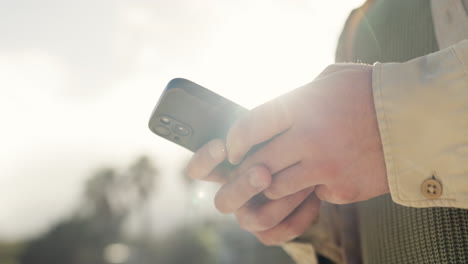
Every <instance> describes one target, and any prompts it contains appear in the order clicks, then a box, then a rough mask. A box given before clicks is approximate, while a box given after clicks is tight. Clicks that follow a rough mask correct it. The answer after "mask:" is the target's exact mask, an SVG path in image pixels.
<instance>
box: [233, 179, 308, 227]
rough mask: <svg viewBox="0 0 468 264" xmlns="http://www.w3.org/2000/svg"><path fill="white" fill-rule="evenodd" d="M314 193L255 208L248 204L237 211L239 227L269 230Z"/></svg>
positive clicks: (302, 192)
mask: <svg viewBox="0 0 468 264" xmlns="http://www.w3.org/2000/svg"><path fill="white" fill-rule="evenodd" d="M312 192H313V188H309V189H306V190H303V191H301V192H298V193H295V194H292V195H289V196H287V197H284V198H283V199H279V200H275V201H269V202H268V203H265V204H263V205H262V206H260V207H258V208H255V207H252V206H249V205H248V204H247V205H245V206H243V207H241V208H240V209H239V210H237V211H236V217H237V221H238V222H239V225H240V226H241V227H242V228H243V229H245V230H247V231H264V230H268V229H270V228H272V227H274V226H276V225H278V224H279V223H280V222H281V221H283V220H284V219H285V218H286V217H287V216H288V215H289V214H291V212H293V211H294V209H296V208H297V207H298V206H299V205H300V204H301V203H302V202H303V201H304V200H305V199H306V198H307V196H309V195H310V194H311V193H312Z"/></svg>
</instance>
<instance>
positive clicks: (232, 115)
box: [149, 78, 248, 152]
mask: <svg viewBox="0 0 468 264" xmlns="http://www.w3.org/2000/svg"><path fill="white" fill-rule="evenodd" d="M246 112H248V110H247V109H246V108H244V107H242V106H240V105H238V104H236V103H234V102H231V101H229V100H228V99H226V98H224V97H222V96H220V95H218V94H216V93H214V92H212V91H210V90H208V89H206V88H204V87H202V86H200V85H198V84H196V83H194V82H192V81H189V80H186V79H182V78H176V79H173V80H171V81H170V82H169V83H168V84H167V86H166V89H164V92H163V93H162V95H161V97H160V98H159V101H158V103H157V104H156V107H155V108H154V110H153V113H152V114H151V118H150V120H149V128H150V129H151V131H153V132H154V133H155V134H156V135H158V136H161V137H163V138H165V139H167V140H170V141H172V142H174V143H176V144H178V145H180V146H182V147H184V148H186V149H189V150H191V151H192V152H195V151H196V150H197V149H199V148H200V147H201V146H203V145H204V144H206V143H207V142H209V141H210V140H212V139H215V138H221V139H225V138H226V135H227V132H228V130H229V127H230V126H231V124H232V123H233V122H234V121H235V120H236V119H237V118H239V117H240V116H241V115H242V114H244V113H246Z"/></svg>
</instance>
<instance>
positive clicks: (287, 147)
mask: <svg viewBox="0 0 468 264" xmlns="http://www.w3.org/2000/svg"><path fill="white" fill-rule="evenodd" d="M371 76H372V66H368V65H358V64H342V65H335V66H331V67H329V68H327V70H326V71H325V72H324V73H323V74H322V75H321V76H319V78H317V79H316V80H315V81H313V82H312V83H309V84H307V85H305V86H303V87H301V88H298V89H296V90H294V91H292V92H290V93H288V94H286V95H283V96H281V97H279V98H277V99H275V100H272V101H270V102H268V103H266V104H264V105H261V106H259V107H257V108H255V109H253V110H252V111H251V112H250V113H249V114H248V115H246V116H244V117H243V118H241V119H239V120H238V121H237V122H236V123H235V124H234V125H233V126H232V128H231V129H230V131H229V134H228V137H227V150H228V159H229V161H230V162H231V163H233V164H239V163H240V162H241V161H242V160H243V158H244V155H245V153H247V151H249V149H250V148H252V147H253V146H254V145H256V144H259V143H261V142H265V141H267V140H269V142H268V143H267V144H266V145H265V146H263V147H262V148H261V149H259V150H258V151H257V152H255V153H254V154H252V155H250V156H248V157H246V158H245V160H243V161H242V163H241V164H240V166H239V167H238V168H237V169H236V172H235V173H236V174H238V175H242V174H243V173H244V172H245V171H247V170H248V169H249V168H250V167H252V166H256V165H263V166H265V167H266V168H268V170H269V171H270V173H271V174H272V175H274V176H273V179H272V183H271V185H270V187H269V188H268V189H267V190H266V191H265V192H264V193H265V195H266V196H267V197H268V198H270V199H272V200H275V199H279V198H282V197H285V196H288V195H291V194H294V193H296V192H299V191H301V190H304V189H306V188H310V187H314V186H315V193H316V195H317V197H318V198H320V199H321V200H324V201H327V202H330V203H335V204H346V203H353V202H358V201H364V200H368V199H370V198H373V197H376V196H379V195H382V194H384V193H387V192H389V188H388V182H387V177H386V170H385V163H384V157H383V151H382V146H381V141H380V135H379V130H378V126H377V119H376V114H375V109H374V104H373V96H372V80H371Z"/></svg>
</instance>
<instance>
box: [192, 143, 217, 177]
mask: <svg viewBox="0 0 468 264" xmlns="http://www.w3.org/2000/svg"><path fill="white" fill-rule="evenodd" d="M225 159H226V150H225V146H224V143H223V141H222V140H220V139H214V140H212V141H210V142H208V143H207V144H205V145H204V146H202V147H201V148H200V149H199V150H198V151H197V152H196V153H195V154H194V155H193V157H192V159H191V160H190V161H189V164H188V165H187V168H186V169H185V172H186V174H187V175H188V176H189V177H190V178H192V179H197V180H202V179H204V178H206V177H207V176H208V175H210V173H212V172H213V170H214V169H215V168H216V167H217V166H218V165H219V164H220V163H221V162H223V160H225ZM216 173H219V171H218V172H215V174H216ZM213 176H214V175H213ZM212 178H213V177H212Z"/></svg>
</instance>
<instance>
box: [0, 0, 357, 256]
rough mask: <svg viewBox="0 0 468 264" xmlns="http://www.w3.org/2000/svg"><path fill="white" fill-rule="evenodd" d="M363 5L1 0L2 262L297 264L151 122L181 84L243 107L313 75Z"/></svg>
mask: <svg viewBox="0 0 468 264" xmlns="http://www.w3.org/2000/svg"><path fill="white" fill-rule="evenodd" d="M361 3H362V0H327V1H318V0H294V1H285V0H282V1H280V0H256V1H248V0H239V1H228V0H217V1H215V0H201V1H192V0H165V1H162V0H81V1H71V0H14V1H11V0H0V91H1V93H0V122H1V123H0V128H1V130H0V263H6V264H13V263H15V264H16V263H25V264H28V263H41V264H42V263H44V264H53V263H76V264H78V263H79V264H81V263H259V262H266V261H268V263H290V262H289V261H290V260H289V259H288V257H287V256H286V255H285V254H284V253H283V252H282V251H281V250H280V249H278V248H266V247H263V246H262V245H260V244H259V243H258V242H257V241H256V240H255V238H254V237H253V236H251V235H250V234H248V233H246V232H244V231H241V230H240V229H239V228H238V227H237V225H236V224H235V221H234V219H233V218H232V217H230V216H222V215H220V214H218V213H217V212H216V211H215V210H214V206H213V202H212V200H213V196H214V193H215V191H216V188H217V186H216V185H215V184H210V183H198V182H193V181H190V180H188V179H186V178H185V176H184V175H183V173H182V171H183V167H184V166H185V164H186V163H187V161H188V159H189V158H190V153H189V152H188V151H186V150H184V149H182V148H181V147H179V146H177V145H174V144H172V143H170V142H168V141H165V140H163V139H161V138H158V137H157V136H155V135H153V134H151V133H150V131H149V129H148V128H147V121H148V118H149V115H150V113H151V111H152V109H153V107H154V105H155V104H156V102H157V99H158V97H159V95H160V94H161V92H162V90H163V89H164V87H165V85H166V83H167V82H168V81H169V80H170V79H172V78H174V77H184V78H188V79H190V80H193V81H195V82H197V83H199V84H201V85H203V86H205V87H207V88H209V89H211V90H213V91H215V92H217V93H219V94H221V95H223V96H225V97H227V98H229V99H230V100H232V101H235V102H237V103H239V104H241V105H243V106H245V107H247V108H252V107H255V106H256V105H258V104H261V103H263V102H265V101H267V100H269V99H272V98H274V97H276V96H279V95H281V94H283V93H285V92H288V91H290V90H292V89H294V88H296V87H299V86H301V85H303V84H305V83H308V82H310V81H311V80H313V79H314V77H315V76H316V75H317V74H318V73H319V72H320V71H321V70H322V69H323V68H324V67H326V66H327V65H328V64H330V63H332V62H333V58H334V49H335V46H336V43H337V40H338V36H339V33H340V31H341V29H342V27H343V24H344V22H345V20H346V18H347V16H348V14H349V12H350V11H351V10H352V9H353V8H355V7H357V6H358V5H359V4H361ZM274 261H276V262H274Z"/></svg>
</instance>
